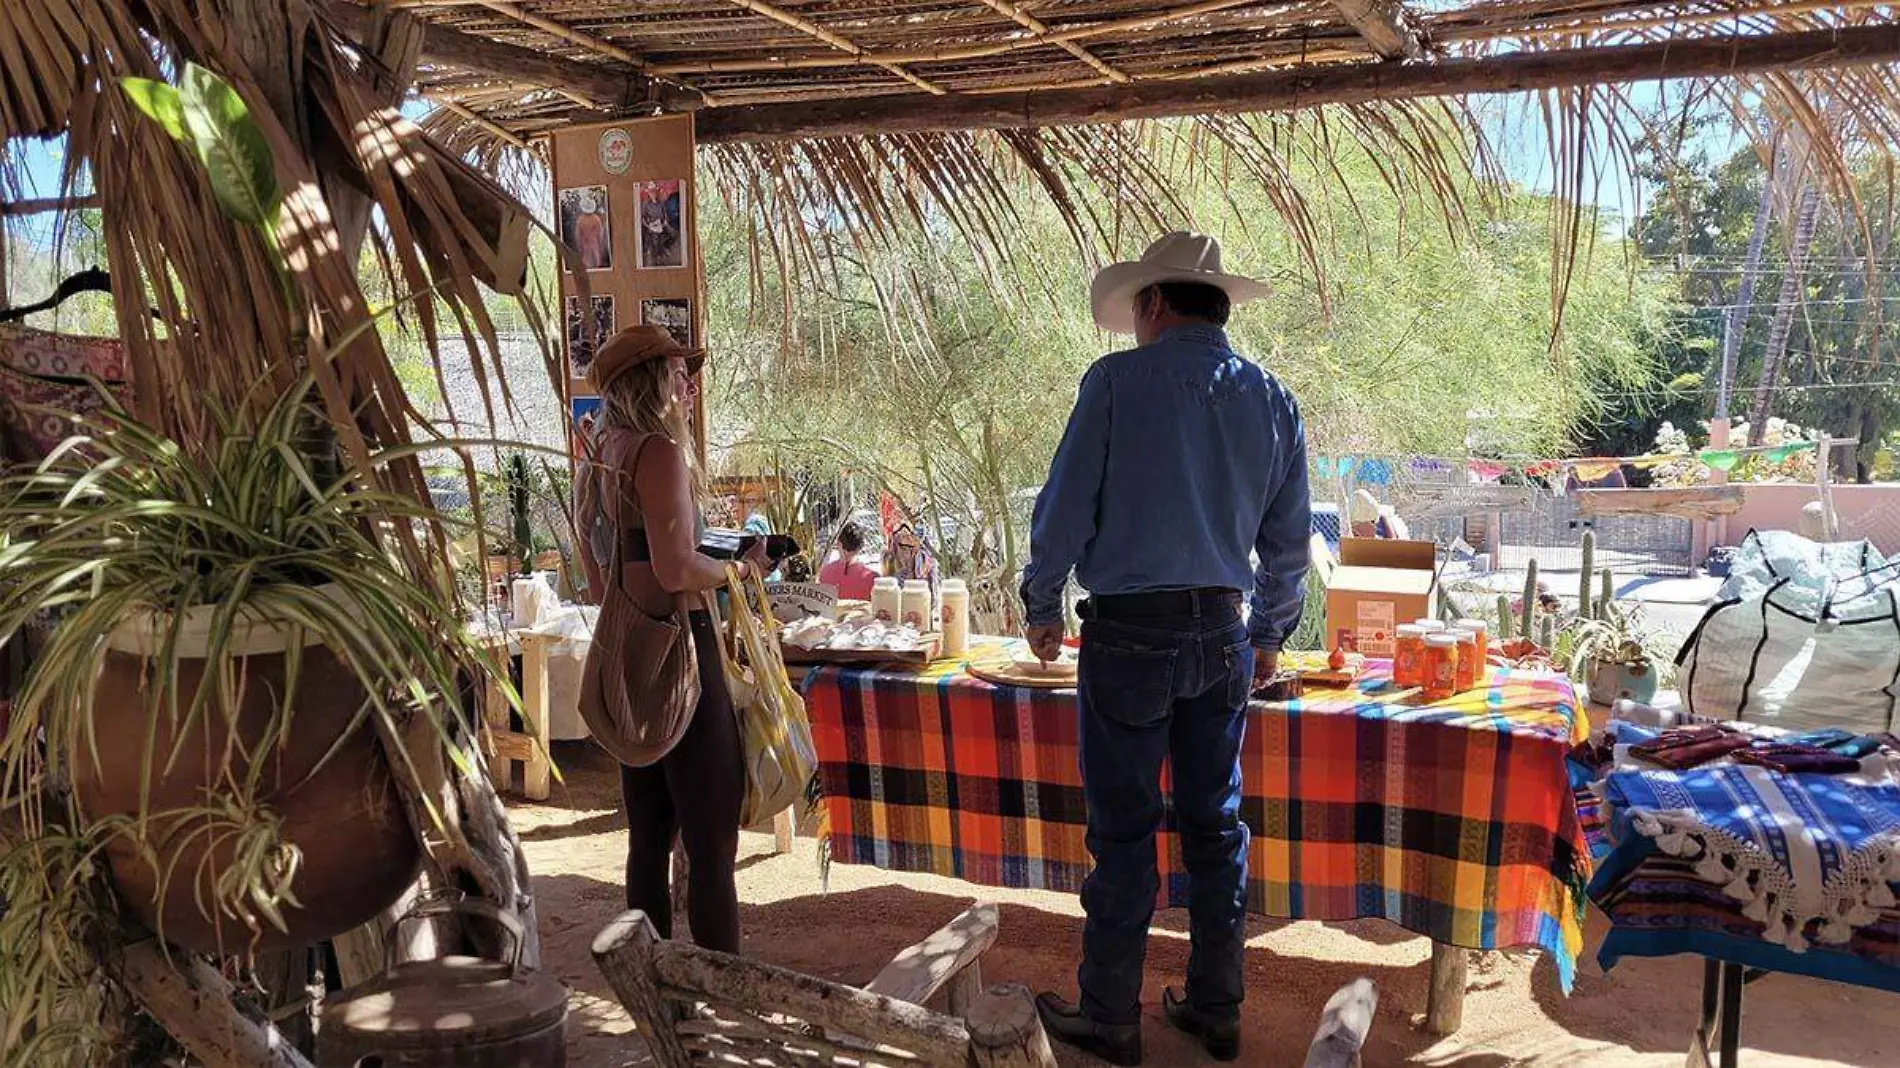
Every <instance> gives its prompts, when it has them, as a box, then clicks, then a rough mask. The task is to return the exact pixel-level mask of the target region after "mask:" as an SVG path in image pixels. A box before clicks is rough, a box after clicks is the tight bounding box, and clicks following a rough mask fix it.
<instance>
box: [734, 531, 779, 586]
mask: <svg viewBox="0 0 1900 1068" xmlns="http://www.w3.org/2000/svg"><path fill="white" fill-rule="evenodd" d="M739 562H740V563H742V564H744V565H746V573H745V577H746V578H751V577H752V576H753V575H759V576H764V575H767V574H770V573H771V571H772V558H771V557H770V556H768V555H766V552H765V539H764V538H760V539H759V540H757V541H755V542H753V543H752V547H751V548H749V549H747V550H746V551H745V555H743V556H741V557H739Z"/></svg>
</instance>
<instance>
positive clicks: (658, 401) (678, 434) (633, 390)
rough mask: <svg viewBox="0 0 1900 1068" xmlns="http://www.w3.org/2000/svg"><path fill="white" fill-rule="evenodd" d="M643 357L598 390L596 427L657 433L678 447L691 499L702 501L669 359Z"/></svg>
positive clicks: (694, 453)
mask: <svg viewBox="0 0 1900 1068" xmlns="http://www.w3.org/2000/svg"><path fill="white" fill-rule="evenodd" d="M674 359H678V357H672V358H669V359H661V360H646V361H643V362H641V363H638V364H635V365H634V366H632V367H629V368H627V369H626V370H625V371H622V372H620V373H619V374H617V375H615V376H614V377H613V379H612V381H610V382H608V383H607V385H606V386H605V387H603V388H602V389H601V391H600V428H601V430H607V429H609V428H613V429H618V430H630V431H632V432H633V433H635V434H640V435H645V434H661V435H664V436H665V437H666V438H667V439H668V440H670V441H672V442H673V444H675V445H678V446H679V447H680V453H681V455H683V456H684V457H685V459H686V478H687V481H688V483H689V484H690V485H691V486H692V490H693V499H694V500H703V499H704V495H703V493H702V484H701V479H700V473H699V463H698V459H697V450H696V449H694V447H693V427H692V424H691V423H689V422H688V421H687V419H686V410H685V408H684V407H683V406H682V405H680V404H679V403H677V402H676V401H675V399H674V397H673V360H674Z"/></svg>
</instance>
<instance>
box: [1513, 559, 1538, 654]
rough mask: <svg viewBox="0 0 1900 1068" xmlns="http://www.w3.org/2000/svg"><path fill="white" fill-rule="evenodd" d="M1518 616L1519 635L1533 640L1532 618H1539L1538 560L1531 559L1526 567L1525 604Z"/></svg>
mask: <svg viewBox="0 0 1900 1068" xmlns="http://www.w3.org/2000/svg"><path fill="white" fill-rule="evenodd" d="M1520 612H1521V615H1519V617H1518V628H1519V629H1518V637H1520V638H1522V639H1524V640H1525V641H1530V640H1531V620H1533V619H1535V618H1537V561H1536V560H1535V559H1533V560H1531V561H1530V563H1528V564H1527V565H1525V567H1524V604H1523V605H1522V606H1521V608H1520Z"/></svg>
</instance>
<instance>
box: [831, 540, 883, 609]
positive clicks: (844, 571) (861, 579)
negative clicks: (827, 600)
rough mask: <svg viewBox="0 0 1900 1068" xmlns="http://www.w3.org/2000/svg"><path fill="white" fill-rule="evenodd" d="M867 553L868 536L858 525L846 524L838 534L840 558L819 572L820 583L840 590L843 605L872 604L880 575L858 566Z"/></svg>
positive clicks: (839, 594)
mask: <svg viewBox="0 0 1900 1068" xmlns="http://www.w3.org/2000/svg"><path fill="white" fill-rule="evenodd" d="M862 551H864V534H863V532H862V531H860V530H858V525H857V524H856V523H846V524H845V525H844V526H843V527H842V528H840V529H839V531H838V554H837V555H836V556H834V557H832V558H831V559H830V560H829V561H827V562H826V564H825V566H823V567H821V568H819V569H818V581H819V583H820V584H822V585H825V586H836V587H837V588H838V599H839V600H840V601H868V600H870V599H871V584H872V583H873V582H876V581H877V572H875V571H873V570H871V569H870V568H868V567H865V566H864V565H863V564H860V563H858V553H860V552H862Z"/></svg>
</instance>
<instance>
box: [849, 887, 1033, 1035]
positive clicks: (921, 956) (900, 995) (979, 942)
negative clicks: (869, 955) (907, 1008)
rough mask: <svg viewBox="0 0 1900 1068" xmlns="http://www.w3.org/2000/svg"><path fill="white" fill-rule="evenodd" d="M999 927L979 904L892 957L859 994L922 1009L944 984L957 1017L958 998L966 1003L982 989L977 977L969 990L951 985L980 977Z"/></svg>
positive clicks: (990, 909) (989, 909)
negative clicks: (981, 965)
mask: <svg viewBox="0 0 1900 1068" xmlns="http://www.w3.org/2000/svg"><path fill="white" fill-rule="evenodd" d="M1001 924H1002V921H1001V917H1000V915H999V913H998V911H997V908H996V906H995V905H994V904H993V903H990V902H987V901H984V902H978V903H977V904H974V905H971V906H970V907H969V908H967V909H965V910H964V911H963V914H962V915H960V916H958V917H957V918H956V919H954V920H951V921H950V922H949V923H947V924H944V925H943V926H942V927H940V928H938V929H937V930H936V931H934V932H932V933H931V934H930V936H929V937H927V938H925V939H924V940H923V941H921V942H919V943H917V944H916V945H914V946H911V947H909V948H907V949H905V950H903V951H902V952H900V953H898V954H897V956H895V957H893V958H891V962H890V963H889V964H887V965H885V966H884V970H883V971H880V972H878V973H877V975H876V976H874V977H872V979H871V981H870V982H868V983H866V984H864V989H865V990H866V991H868V992H870V993H873V994H882V995H883V996H885V997H887V998H893V999H895V1000H897V1001H908V1002H910V1003H911V1004H912V1005H922V1004H923V1003H924V1002H926V1001H929V1000H930V999H931V998H932V997H933V996H935V994H936V993H937V991H939V990H941V989H943V988H944V987H945V986H946V985H948V986H950V988H951V994H950V1001H951V1012H952V1013H953V1014H954V1015H958V1016H961V1015H963V1013H962V1012H961V1011H959V1010H958V1009H957V1007H956V1003H957V1001H958V1000H959V998H961V999H963V1000H964V1001H965V1002H966V1003H967V1002H968V1001H971V1000H973V999H974V996H975V995H976V994H977V993H980V992H981V991H982V989H983V984H982V981H981V979H980V978H977V979H976V980H975V981H974V986H973V987H971V986H965V987H964V989H963V991H962V993H961V994H959V993H958V991H957V988H956V980H957V978H958V977H959V976H962V975H965V974H970V975H978V976H980V973H979V972H978V965H977V962H978V961H980V960H981V959H982V957H983V954H985V953H987V952H989V949H990V947H991V946H993V945H995V944H996V933H997V931H998V930H999V929H1000V927H1001Z"/></svg>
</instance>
